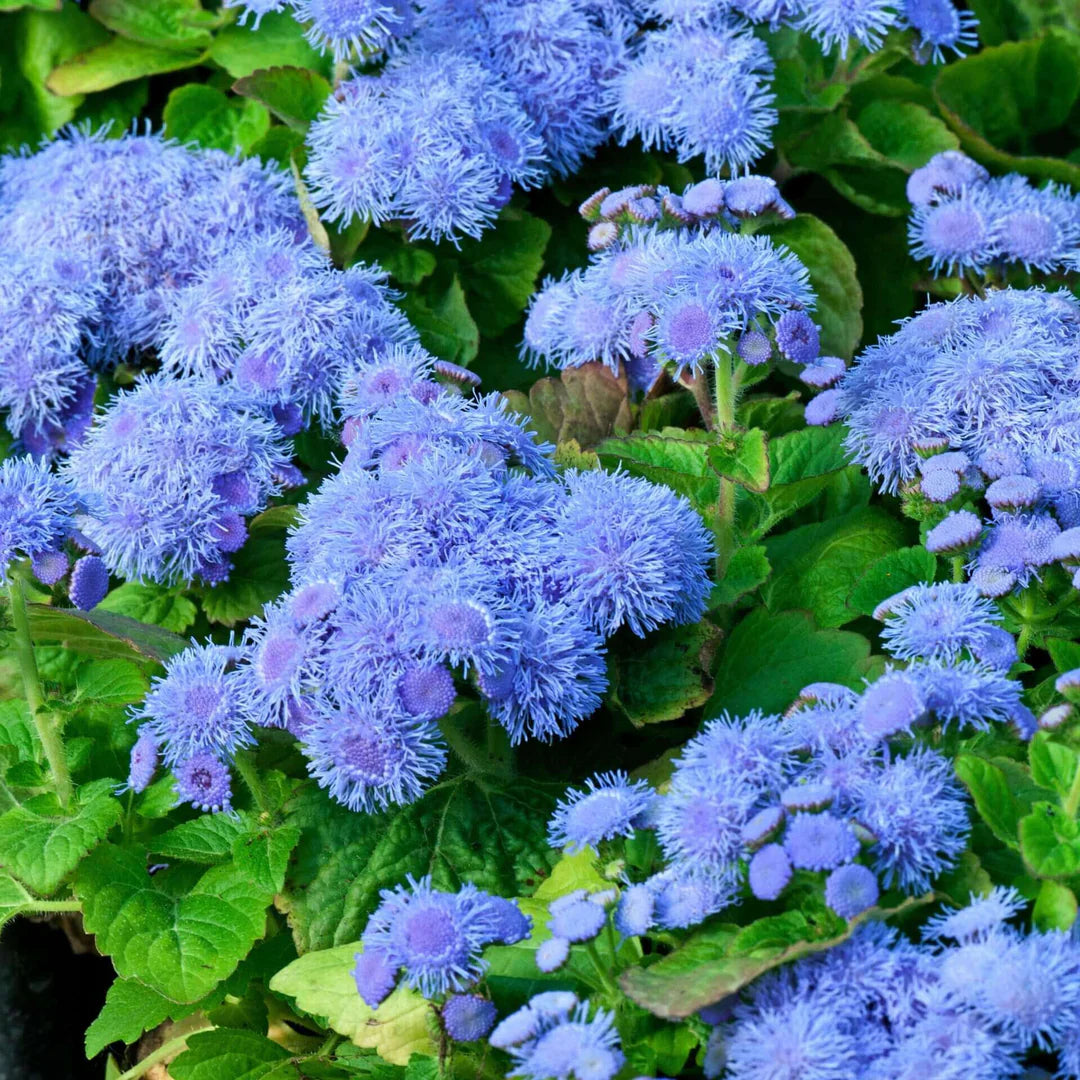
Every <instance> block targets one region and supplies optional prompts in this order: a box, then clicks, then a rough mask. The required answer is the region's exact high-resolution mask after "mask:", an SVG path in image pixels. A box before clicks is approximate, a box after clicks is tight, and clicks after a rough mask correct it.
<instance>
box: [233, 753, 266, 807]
mask: <svg viewBox="0 0 1080 1080" xmlns="http://www.w3.org/2000/svg"><path fill="white" fill-rule="evenodd" d="M233 764H234V765H235V766H236V771H237V772H238V773H239V774H240V779H241V780H243V781H244V783H245V784H246V785H247V788H248V791H250V792H251V797H252V799H254V800H255V805H256V806H257V807H258V808H259V810H260V811H261V812H262V813H264V814H271V815H272V814H274V813H275V812H276V809H277V808H276V807H274V806H273V805H272V804H271V801H270V796H269V795H268V794H267V792H266V788H265V787H264V786H263V782H262V778H261V777H260V776H259V770H258V768H256V765H255V755H254V754H253V753H252V752H251V751H250V750H238V751H237V752H236V755H235V756H234V757H233Z"/></svg>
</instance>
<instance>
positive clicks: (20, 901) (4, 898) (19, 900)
mask: <svg viewBox="0 0 1080 1080" xmlns="http://www.w3.org/2000/svg"><path fill="white" fill-rule="evenodd" d="M35 906H36V901H35V900H34V898H33V897H32V896H31V895H30V894H29V893H28V892H27V891H26V889H25V888H24V887H23V885H22V884H21V883H20V882H18V881H16V880H15V879H14V878H13V877H12V876H11V875H10V874H0V927H2V926H5V925H6V924H7V923H8V922H10V921H11V920H12V919H14V918H15V916H16V915H21V914H22V913H23V912H25V911H33V910H34V909H35Z"/></svg>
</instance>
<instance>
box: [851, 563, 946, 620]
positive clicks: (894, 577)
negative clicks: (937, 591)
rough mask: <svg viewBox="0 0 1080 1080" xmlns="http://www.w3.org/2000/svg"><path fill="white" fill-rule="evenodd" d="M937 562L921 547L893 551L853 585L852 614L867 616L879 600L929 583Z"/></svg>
mask: <svg viewBox="0 0 1080 1080" xmlns="http://www.w3.org/2000/svg"><path fill="white" fill-rule="evenodd" d="M936 571H937V559H936V558H935V557H934V555H933V554H932V553H931V552H929V551H927V550H926V548H924V547H905V548H897V549H896V550H895V551H890V552H889V553H888V554H886V555H883V556H882V557H881V558H880V559H878V560H877V561H876V562H874V563H873V564H872V565H871V566H870V567H869V568H868V569H867V570H865V571H864V572H863V573H862V574H861V575H860V576H859V578H858V580H857V581H856V582H855V585H854V587H853V588H852V590H851V595H850V596H849V597H848V607H849V608H850V609H851V611H852V612H853V613H857V614H859V615H870V614H872V613H873V611H874V608H876V607H877V606H878V604H880V603H881V601H882V600H888V598H889V597H890V596H895V595H896V594H897V593H898V592H900V591H901V589H906V588H908V587H909V586H911V585H917V584H919V583H920V582H932V581H933V580H934V574H935V573H936Z"/></svg>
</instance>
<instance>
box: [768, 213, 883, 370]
mask: <svg viewBox="0 0 1080 1080" xmlns="http://www.w3.org/2000/svg"><path fill="white" fill-rule="evenodd" d="M763 231H764V232H766V233H768V234H769V235H770V236H772V238H773V239H774V240H775V241H776V242H777V243H778V244H783V245H784V246H785V247H787V248H788V249H789V250H791V251H793V252H794V253H795V254H796V255H798V257H799V258H800V259H801V260H802V262H803V264H804V265H805V266H806V268H807V270H809V272H810V284H811V285H812V286H813V288H814V292H815V293H816V294H817V306H816V307H815V309H814V318H815V320H816V321H817V322H818V323H819V324H820V326H821V348H822V351H823V352H826V353H830V354H832V355H834V356H842V357H844V358H845V359H846V358H849V357H850V356H851V355H852V353H854V351H855V348H856V346H857V345H858V344H859V339H860V338H861V336H862V315H861V314H860V313H861V311H862V287H861V286H860V285H859V279H858V277H857V276H856V274H855V260H854V259H853V258H852V257H851V252H850V251H848V249H847V248H846V247H845V246H844V244H843V243H842V241H841V240H840V238H839V237H838V236H837V235H836V233H834V232H833V231H832V229H830V228H829V226H828V225H826V224H825V222H823V221H821V220H819V219H818V218H816V217H814V216H813V215H812V214H800V215H799V216H798V217H797V218H795V219H794V220H793V221H785V222H781V223H780V224H778V225H770V226H768V227H767V228H765V229H764V230H763Z"/></svg>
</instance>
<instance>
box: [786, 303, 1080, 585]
mask: <svg viewBox="0 0 1080 1080" xmlns="http://www.w3.org/2000/svg"><path fill="white" fill-rule="evenodd" d="M1078 349H1080V303H1078V302H1077V301H1076V300H1075V299H1074V298H1073V297H1072V296H1071V295H1070V294H1069V293H1067V292H1052V293H1047V292H1043V291H1041V290H1038V289H1029V290H1024V291H1019V290H1000V291H994V292H991V293H990V294H989V295H988V296H987V297H986V298H985V299H975V298H961V299H958V300H955V301H953V302H951V303H946V304H935V305H932V306H931V307H929V308H927V309H926V310H925V311H923V312H921V313H920V314H918V315H916V316H915V317H914V318H912V319H910V320H908V321H907V322H905V323H904V324H903V326H902V327H901V328H900V330H899V331H898V332H897V333H895V334H893V335H891V336H890V337H887V338H883V339H881V340H879V341H878V343H877V344H876V345H873V346H871V347H870V348H868V349H866V350H864V352H863V353H862V355H861V356H860V358H859V362H858V364H857V365H856V366H855V367H853V368H852V369H851V370H850V371H849V372H848V373H847V374H846V375H845V376H844V378H843V381H842V382H841V383H840V385H839V387H838V388H836V389H833V390H826V391H825V392H824V393H823V394H820V395H819V396H818V397H816V398H815V399H814V400H813V401H812V402H811V403H810V406H808V407H807V416H808V419H813V420H816V421H818V422H825V421H828V420H831V419H832V418H834V417H836V416H842V417H844V418H845V419H846V421H847V423H848V426H849V428H850V434H849V435H848V439H847V446H848V450H849V452H850V453H851V455H852V457H853V458H854V460H855V461H857V462H858V463H859V464H861V465H864V466H865V467H866V468H867V470H868V471H869V473H870V476H871V478H872V479H873V480H874V481H875V482H876V483H877V484H878V486H879V487H880V488H881V489H882V490H884V491H889V492H895V491H897V490H898V489H901V488H902V489H903V490H904V492H905V493H907V494H908V495H909V496H919V497H921V498H922V499H923V500H924V502H925V503H926V504H927V505H928V506H929V507H931V508H933V507H934V506H936V507H938V508H939V512H940V520H939V522H938V523H937V524H935V525H934V527H933V528H932V529H931V530H930V532H929V533H928V535H927V538H926V543H927V546H928V547H929V549H930V550H931V551H935V552H940V553H942V554H952V555H957V556H961V557H962V556H964V555H965V554H967V555H968V556H969V558H970V563H969V569H970V570H971V572H972V580H973V581H975V582H976V583H977V584H978V586H979V588H980V589H981V590H982V591H983V592H984V593H985V594H986V595H990V596H1002V595H1004V594H1006V593H1008V592H1010V591H1012V590H1013V589H1016V588H1022V587H1024V586H1026V585H1027V584H1028V583H1029V582H1030V581H1031V580H1032V579H1033V578H1037V577H1038V575H1039V573H1040V571H1041V570H1042V568H1044V567H1046V566H1049V565H1050V564H1051V563H1055V562H1061V563H1063V564H1064V565H1065V566H1066V567H1068V568H1069V569H1070V571H1072V570H1073V569H1074V568H1075V567H1076V566H1077V565H1078V564H1080V539H1078V538H1080V412H1078V410H1077V400H1078V398H1077V394H1078V392H1080V377H1078V372H1077V365H1076V357H1077V352H1078ZM978 501H982V502H985V504H986V509H985V510H984V511H982V512H981V513H976V512H974V511H973V510H972V509H970V507H971V506H976V505H978Z"/></svg>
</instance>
